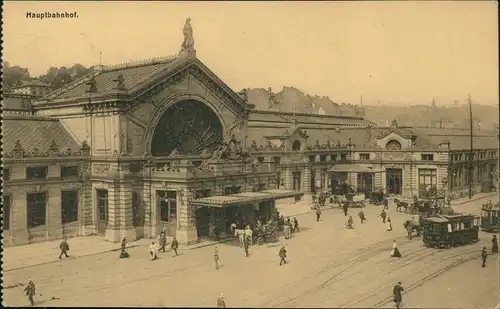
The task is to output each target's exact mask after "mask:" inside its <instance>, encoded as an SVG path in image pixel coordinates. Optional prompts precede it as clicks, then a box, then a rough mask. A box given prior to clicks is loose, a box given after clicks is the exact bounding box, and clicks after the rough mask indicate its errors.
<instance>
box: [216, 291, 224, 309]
mask: <svg viewBox="0 0 500 309" xmlns="http://www.w3.org/2000/svg"><path fill="white" fill-rule="evenodd" d="M217 308H226V302H225V301H224V294H222V293H221V294H220V296H219V298H217Z"/></svg>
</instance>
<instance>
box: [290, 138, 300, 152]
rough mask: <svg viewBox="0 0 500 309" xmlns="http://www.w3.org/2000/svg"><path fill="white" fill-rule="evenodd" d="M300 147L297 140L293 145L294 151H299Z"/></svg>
mask: <svg viewBox="0 0 500 309" xmlns="http://www.w3.org/2000/svg"><path fill="white" fill-rule="evenodd" d="M300 146H301V144H300V141H298V140H295V142H293V144H292V151H299V150H300Z"/></svg>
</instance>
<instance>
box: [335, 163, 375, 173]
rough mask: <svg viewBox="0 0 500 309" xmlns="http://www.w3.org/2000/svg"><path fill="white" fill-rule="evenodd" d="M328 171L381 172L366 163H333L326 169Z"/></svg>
mask: <svg viewBox="0 0 500 309" xmlns="http://www.w3.org/2000/svg"><path fill="white" fill-rule="evenodd" d="M328 172H330V173H381V172H382V171H381V170H378V169H375V168H374V167H373V166H371V165H367V164H335V165H334V166H333V167H332V168H331V169H329V170H328Z"/></svg>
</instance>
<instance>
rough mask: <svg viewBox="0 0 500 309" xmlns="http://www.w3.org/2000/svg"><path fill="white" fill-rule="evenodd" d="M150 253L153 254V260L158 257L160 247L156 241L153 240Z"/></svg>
mask: <svg viewBox="0 0 500 309" xmlns="http://www.w3.org/2000/svg"><path fill="white" fill-rule="evenodd" d="M149 255H150V256H151V261H154V260H156V259H157V258H158V248H157V247H156V245H155V242H154V241H153V242H151V245H150V246H149Z"/></svg>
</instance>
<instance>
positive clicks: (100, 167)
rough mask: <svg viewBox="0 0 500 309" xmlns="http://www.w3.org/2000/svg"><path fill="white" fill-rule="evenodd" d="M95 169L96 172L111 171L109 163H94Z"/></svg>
mask: <svg viewBox="0 0 500 309" xmlns="http://www.w3.org/2000/svg"><path fill="white" fill-rule="evenodd" d="M93 170H94V172H96V173H107V172H108V171H109V164H94V165H93Z"/></svg>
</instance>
